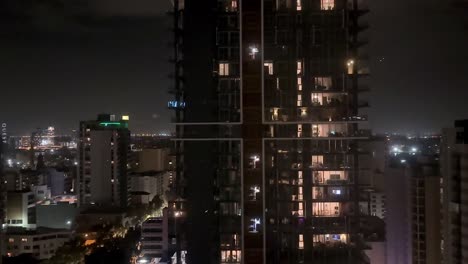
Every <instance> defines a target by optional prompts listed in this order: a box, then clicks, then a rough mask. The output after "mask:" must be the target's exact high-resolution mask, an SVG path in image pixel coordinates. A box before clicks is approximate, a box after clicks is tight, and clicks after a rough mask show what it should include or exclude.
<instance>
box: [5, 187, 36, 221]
mask: <svg viewBox="0 0 468 264" xmlns="http://www.w3.org/2000/svg"><path fill="white" fill-rule="evenodd" d="M35 210H36V208H35V200H34V193H32V192H30V191H11V192H8V193H7V203H6V225H7V227H24V228H35V227H36V211H35Z"/></svg>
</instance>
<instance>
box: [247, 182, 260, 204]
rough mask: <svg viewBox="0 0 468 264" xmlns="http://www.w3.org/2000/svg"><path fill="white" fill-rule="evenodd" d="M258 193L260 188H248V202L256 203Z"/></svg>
mask: <svg viewBox="0 0 468 264" xmlns="http://www.w3.org/2000/svg"><path fill="white" fill-rule="evenodd" d="M258 193H260V187H259V186H257V185H255V186H252V187H250V195H249V196H250V200H251V201H256V200H257V194H258Z"/></svg>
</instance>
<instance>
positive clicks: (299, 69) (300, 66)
mask: <svg viewBox="0 0 468 264" xmlns="http://www.w3.org/2000/svg"><path fill="white" fill-rule="evenodd" d="M298 1H300V0H298ZM300 74H302V61H300V60H298V61H297V75H300Z"/></svg>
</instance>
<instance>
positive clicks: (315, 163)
mask: <svg viewBox="0 0 468 264" xmlns="http://www.w3.org/2000/svg"><path fill="white" fill-rule="evenodd" d="M322 166H323V156H317V155H314V156H312V168H321V167H322Z"/></svg>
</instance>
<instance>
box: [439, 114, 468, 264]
mask: <svg viewBox="0 0 468 264" xmlns="http://www.w3.org/2000/svg"><path fill="white" fill-rule="evenodd" d="M441 154H442V155H441V172H442V177H443V195H442V227H443V230H442V231H443V232H442V240H443V243H442V249H443V263H447V264H448V263H450V264H458V263H466V262H468V120H459V121H456V122H455V127H454V128H448V129H445V130H444V131H443V136H442V144H441Z"/></svg>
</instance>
